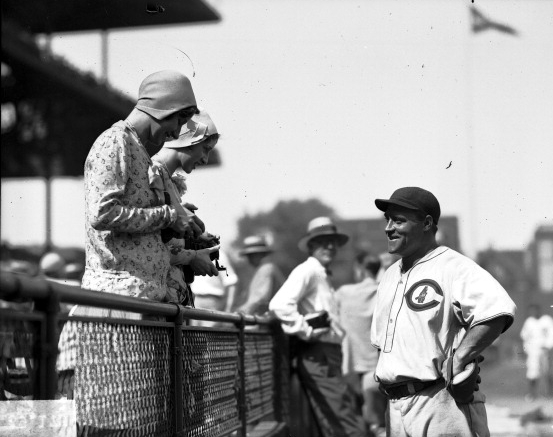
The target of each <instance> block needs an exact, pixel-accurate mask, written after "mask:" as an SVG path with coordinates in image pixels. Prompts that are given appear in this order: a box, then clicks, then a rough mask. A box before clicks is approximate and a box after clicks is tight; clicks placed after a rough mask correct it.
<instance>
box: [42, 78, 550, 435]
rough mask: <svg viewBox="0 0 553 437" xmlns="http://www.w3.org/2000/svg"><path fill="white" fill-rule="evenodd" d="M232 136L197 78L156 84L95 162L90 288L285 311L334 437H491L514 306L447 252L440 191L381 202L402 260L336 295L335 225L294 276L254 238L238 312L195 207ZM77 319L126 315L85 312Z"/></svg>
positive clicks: (314, 399) (339, 240)
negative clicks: (498, 366)
mask: <svg viewBox="0 0 553 437" xmlns="http://www.w3.org/2000/svg"><path fill="white" fill-rule="evenodd" d="M219 136H220V135H219V132H218V130H217V128H216V125H215V122H214V120H213V119H212V117H211V116H210V115H209V113H208V112H207V111H206V110H205V109H203V108H201V107H200V106H198V104H197V100H196V96H195V94H194V91H193V89H192V85H191V83H190V80H189V79H188V78H187V77H186V76H184V75H182V74H180V73H178V72H175V71H160V72H157V73H154V74H151V75H149V76H148V77H146V78H145V79H144V81H143V82H142V84H141V85H140V89H139V95H138V101H137V104H136V107H135V108H134V109H133V110H132V112H131V113H130V114H129V115H128V117H127V118H126V119H125V120H122V121H119V122H117V123H115V124H114V125H113V126H111V127H110V128H109V129H107V130H106V131H105V132H103V133H102V134H101V135H100V136H99V137H98V139H97V140H96V142H95V143H94V144H93V146H92V148H91V150H90V153H89V155H88V158H87V160H86V162H85V169H84V183H85V196H86V199H85V205H86V242H85V250H86V266H85V270H84V274H83V277H82V287H83V288H86V289H90V290H97V291H102V292H107V293H116V294H120V295H125V296H134V297H139V298H144V299H150V300H154V301H159V302H174V303H178V304H181V305H185V306H190V307H196V308H207V309H212V310H218V311H230V310H233V311H238V312H242V313H245V314H253V315H269V316H271V317H275V318H276V319H278V321H279V322H280V324H281V326H282V330H283V331H284V333H285V334H287V335H288V337H289V339H290V347H291V357H292V358H293V371H294V372H295V373H296V374H297V377H298V378H299V380H300V382H301V384H302V387H303V389H304V390H305V393H306V394H307V398H308V400H309V404H310V407H311V410H312V411H313V413H314V415H315V417H316V419H317V424H318V426H319V429H320V432H321V435H322V436H324V437H341V436H344V437H345V436H349V437H354V436H355V437H362V436H375V435H376V436H384V435H388V436H394V437H401V436H427V435H428V436H434V435H458V436H472V435H478V436H487V435H489V432H488V428H487V422H486V411H485V406H484V396H483V395H482V393H481V392H480V390H479V383H480V376H479V363H480V361H481V360H482V358H481V354H482V353H483V351H484V350H485V349H486V348H487V347H488V346H490V345H491V344H492V343H493V342H494V341H495V340H496V339H497V338H498V337H499V336H500V335H501V334H502V333H503V332H505V331H506V330H507V329H508V328H509V327H510V326H511V324H512V323H513V320H514V315H515V310H516V307H515V304H514V302H513V301H512V300H511V298H510V297H509V295H508V293H507V292H506V291H505V290H504V288H503V287H502V286H501V285H500V284H499V283H498V282H497V281H496V280H495V279H494V278H493V277H492V276H491V275H490V274H489V273H488V272H486V271H485V270H484V269H482V268H481V267H480V266H478V265H477V264H476V263H475V262H473V261H472V260H470V259H469V258H467V257H465V256H463V255H462V254H460V253H458V252H456V251H454V250H453V249H451V248H449V247H446V246H444V245H441V244H440V243H439V241H438V240H437V238H436V234H437V231H438V224H439V219H440V214H441V209H440V203H439V202H438V200H437V199H436V197H435V196H434V195H433V194H432V193H431V192H429V191H427V190H424V189H422V188H418V187H402V188H398V189H397V190H396V191H394V192H393V193H392V195H391V196H390V197H389V198H383V199H375V200H374V204H375V205H374V206H375V207H376V208H377V209H378V210H380V211H381V213H382V214H383V216H384V218H385V224H384V225H383V229H382V231H383V232H385V234H386V236H387V240H388V252H389V253H388V254H375V253H370V252H359V253H358V254H357V256H356V259H355V262H354V265H353V266H352V267H353V269H354V272H355V275H354V276H355V278H354V283H352V284H347V285H344V286H342V287H340V288H339V289H337V290H335V288H334V285H333V283H332V271H331V268H332V264H333V262H334V260H335V259H336V256H337V254H338V252H339V250H340V249H341V248H342V247H343V246H345V245H346V244H348V241H349V236H348V235H346V234H345V233H343V232H341V231H339V230H338V228H337V226H336V224H335V223H334V222H333V220H332V218H330V217H316V218H314V219H313V220H311V221H310V222H309V223H307V224H306V225H307V227H306V233H305V235H304V236H303V237H302V238H301V239H300V240H299V241H298V247H299V249H300V250H301V251H303V252H304V253H305V260H304V261H303V262H302V263H300V264H299V265H297V266H296V267H295V268H294V269H293V270H292V272H291V273H290V274H289V275H288V276H287V277H286V276H285V275H284V274H283V273H282V271H281V270H280V269H279V267H278V265H277V264H275V263H274V262H273V261H272V260H271V256H270V255H271V252H272V250H273V249H272V248H271V247H270V245H269V244H268V243H267V240H266V239H265V238H264V237H263V236H262V235H251V236H248V237H247V238H245V239H244V241H243V245H242V248H241V250H240V255H241V256H242V257H244V259H245V260H246V259H247V262H248V263H249V265H250V266H251V267H252V269H253V271H254V273H253V276H252V278H251V281H250V282H249V284H248V286H247V287H245V290H246V292H245V299H244V300H243V302H241V304H240V305H235V297H236V287H237V283H238V277H237V275H236V273H235V272H234V271H233V270H232V263H231V262H230V261H229V260H228V259H227V258H226V255H225V252H224V251H223V250H220V249H221V247H220V245H219V244H218V239H217V237H216V236H214V235H212V234H210V233H209V232H208V231H207V229H206V224H205V223H204V222H203V221H202V220H201V219H200V218H199V217H198V215H197V213H196V211H197V210H198V208H197V207H196V206H195V205H193V204H190V203H188V202H187V200H186V196H187V186H186V178H187V177H188V176H189V175H190V174H191V173H192V172H193V171H194V169H195V168H196V167H197V166H200V165H203V164H206V163H207V161H208V158H209V154H210V152H211V151H212V150H213V148H214V147H215V146H216V145H217V144H218V141H219ZM146 146H149V147H150V148H156V149H158V152H157V153H156V154H155V155H153V156H150V155H149V154H148V152H147V148H146ZM216 254H217V255H218V256H219V257H220V261H221V263H222V264H223V265H224V266H225V267H226V269H227V273H226V274H221V273H220V272H219V269H218V268H217V265H216V264H214V263H213V259H212V258H213V257H214V255H216ZM390 256H394V257H395V258H394V257H392V258H390ZM67 268H68V266H66V265H64V264H63V260H60V259H59V258H56V256H55V255H54V254H49V256H48V257H47V258H45V259H44V260H43V262H42V261H41V269H42V271H43V274H44V275H45V276H46V277H48V278H49V280H54V281H69V280H71V279H69V278H62V276H61V275H62V273H61V272H62V271H64V272H66V273H67ZM72 315H101V316H103V317H106V316H113V314H112V312H111V311H110V310H105V311H103V312H101V313H99V312H98V310H95V311H92V310H90V309H89V308H85V307H82V308H73V309H72ZM117 316H118V317H129V318H133V317H137V315H131V314H126V315H125V314H119V313H118V314H117ZM545 324H546V322H542V321H541V319H539V318H538V315H535V316H534V317H533V318H531V319H528V321H527V323H525V327H524V329H523V332H522V338H523V340H524V342H525V350H526V351H527V353H528V360H529V361H528V379H529V381H530V390H531V394H532V395H535V381H536V379H537V377H538V376H539V375H540V372H541V371H542V369H543V366H544V364H543V363H544V362H545V361H546V357H547V356H548V355H547V353H545V352H544V351H547V350H548V351H551V349H552V348H553V345H552V344H551V340H549V343H547V342H544V341H543V340H539V339H538V340H537V339H536V338H537V335H536V334H535V332H537V331H539V330H540V329H542V330H543V329H544V328H542V325H543V326H545ZM66 335H69V333H66ZM62 338H63V335H62ZM549 353H550V352H549ZM536 369H537V370H536ZM60 370H63V371H68V370H70V369H67V368H64V369H60ZM536 375H537V376H536Z"/></svg>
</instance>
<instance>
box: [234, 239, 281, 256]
mask: <svg viewBox="0 0 553 437" xmlns="http://www.w3.org/2000/svg"><path fill="white" fill-rule="evenodd" d="M242 244H243V246H244V247H243V248H242V249H241V250H240V252H239V253H240V255H242V256H244V255H251V254H254V253H267V254H268V253H271V252H272V251H273V250H272V249H271V248H269V246H268V245H267V242H266V241H265V238H263V237H261V236H259V235H250V236H249V237H246V238H244V242H243V243H242Z"/></svg>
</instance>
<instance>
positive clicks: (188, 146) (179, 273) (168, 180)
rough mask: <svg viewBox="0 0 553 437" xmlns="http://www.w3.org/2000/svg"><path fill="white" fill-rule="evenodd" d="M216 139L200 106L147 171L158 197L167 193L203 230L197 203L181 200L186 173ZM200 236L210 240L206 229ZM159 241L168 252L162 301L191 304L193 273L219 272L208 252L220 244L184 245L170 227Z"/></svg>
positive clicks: (203, 157)
mask: <svg viewBox="0 0 553 437" xmlns="http://www.w3.org/2000/svg"><path fill="white" fill-rule="evenodd" d="M218 140H219V133H218V132H217V128H216V127H215V124H214V123H213V120H212V119H211V117H210V116H209V114H208V113H207V111H205V110H204V109H201V110H200V112H199V114H196V115H195V116H194V117H193V118H192V119H191V120H190V121H188V122H187V123H186V125H184V126H183V127H182V130H181V134H180V136H179V139H178V140H175V141H168V142H166V143H165V144H164V145H163V147H162V148H161V150H160V151H159V152H158V153H156V154H155V155H154V156H153V157H152V161H153V162H154V165H153V166H152V171H151V172H150V173H149V177H150V188H152V190H154V191H155V192H156V193H157V195H159V196H160V198H164V197H165V193H167V194H168V197H169V199H165V201H166V202H167V200H170V202H169V204H172V205H173V206H175V208H179V209H182V210H183V214H186V215H188V216H189V217H192V218H193V219H194V220H195V222H196V224H197V225H198V226H199V227H200V229H201V230H202V231H205V226H204V224H203V222H202V221H201V220H199V219H198V217H197V216H196V214H195V211H196V209H197V208H196V206H195V205H192V204H190V203H186V202H185V200H184V196H185V194H186V192H187V186H186V176H187V175H188V174H190V173H192V171H194V169H195V168H196V166H200V165H205V164H207V162H208V160H209V154H210V152H211V151H212V150H213V148H214V147H215V146H216V145H217V142H218ZM168 231H169V232H168ZM199 238H200V239H202V238H205V239H206V240H208V239H209V237H208V234H207V233H205V232H204V234H202V236H201V237H199ZM162 240H163V241H164V242H165V243H166V245H167V247H168V248H169V250H170V252H171V261H170V262H171V268H170V269H169V274H168V277H167V295H166V297H165V300H166V301H168V302H175V303H180V304H182V305H186V306H192V307H194V295H193V293H192V287H191V283H192V282H193V281H194V277H195V275H208V276H217V275H218V271H217V269H216V268H215V266H214V265H213V262H212V261H211V258H210V255H211V253H213V252H216V251H217V250H219V245H218V244H216V245H213V246H211V247H206V248H200V249H199V250H193V248H192V247H191V246H195V245H196V244H199V243H197V241H199V240H196V243H191V242H190V240H189V244H188V245H187V244H186V241H185V240H184V239H183V238H181V236H179V235H178V234H176V233H174V232H172V231H171V230H169V229H167V230H163V231H162Z"/></svg>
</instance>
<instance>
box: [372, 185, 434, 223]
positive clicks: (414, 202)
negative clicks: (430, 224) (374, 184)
mask: <svg viewBox="0 0 553 437" xmlns="http://www.w3.org/2000/svg"><path fill="white" fill-rule="evenodd" d="M374 203H375V205H376V207H377V208H378V209H379V210H380V211H384V212H386V210H387V209H388V206H389V205H398V206H402V207H404V208H407V209H412V210H416V211H421V212H424V213H426V214H428V215H429V216H431V217H432V218H433V219H434V223H435V224H437V223H438V220H439V218H440V213H441V211H440V203H439V202H438V199H436V196H434V194H432V193H431V192H430V191H427V190H425V189H423V188H419V187H403V188H398V189H397V190H395V191H394V192H393V194H392V196H391V197H390V198H389V199H376V200H375V201H374Z"/></svg>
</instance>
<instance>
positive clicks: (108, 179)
mask: <svg viewBox="0 0 553 437" xmlns="http://www.w3.org/2000/svg"><path fill="white" fill-rule="evenodd" d="M129 143H130V142H128V141H125V138H124V137H123V136H122V135H121V134H119V132H118V131H108V132H106V133H105V134H104V135H103V136H102V137H101V138H99V139H98V141H97V143H96V144H95V145H94V147H93V149H92V150H91V153H90V154H89V156H88V158H87V161H86V165H85V183H86V187H85V188H86V194H87V206H86V207H87V208H88V217H89V220H90V224H91V226H92V227H93V228H94V229H96V230H98V231H105V230H110V231H116V232H129V233H147V232H155V231H157V230H160V229H163V228H166V227H167V226H169V225H170V224H171V223H174V222H175V220H176V219H177V213H176V211H175V209H174V208H172V207H169V206H167V205H162V206H157V207H146V205H145V207H135V206H129V205H128V202H126V201H124V198H123V196H124V195H125V192H126V188H127V183H128V181H129V179H130V177H131V175H132V174H133V172H135V171H136V169H135V168H134V166H133V160H134V159H135V157H134V156H133V153H132V151H131V149H130V144H129Z"/></svg>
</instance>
